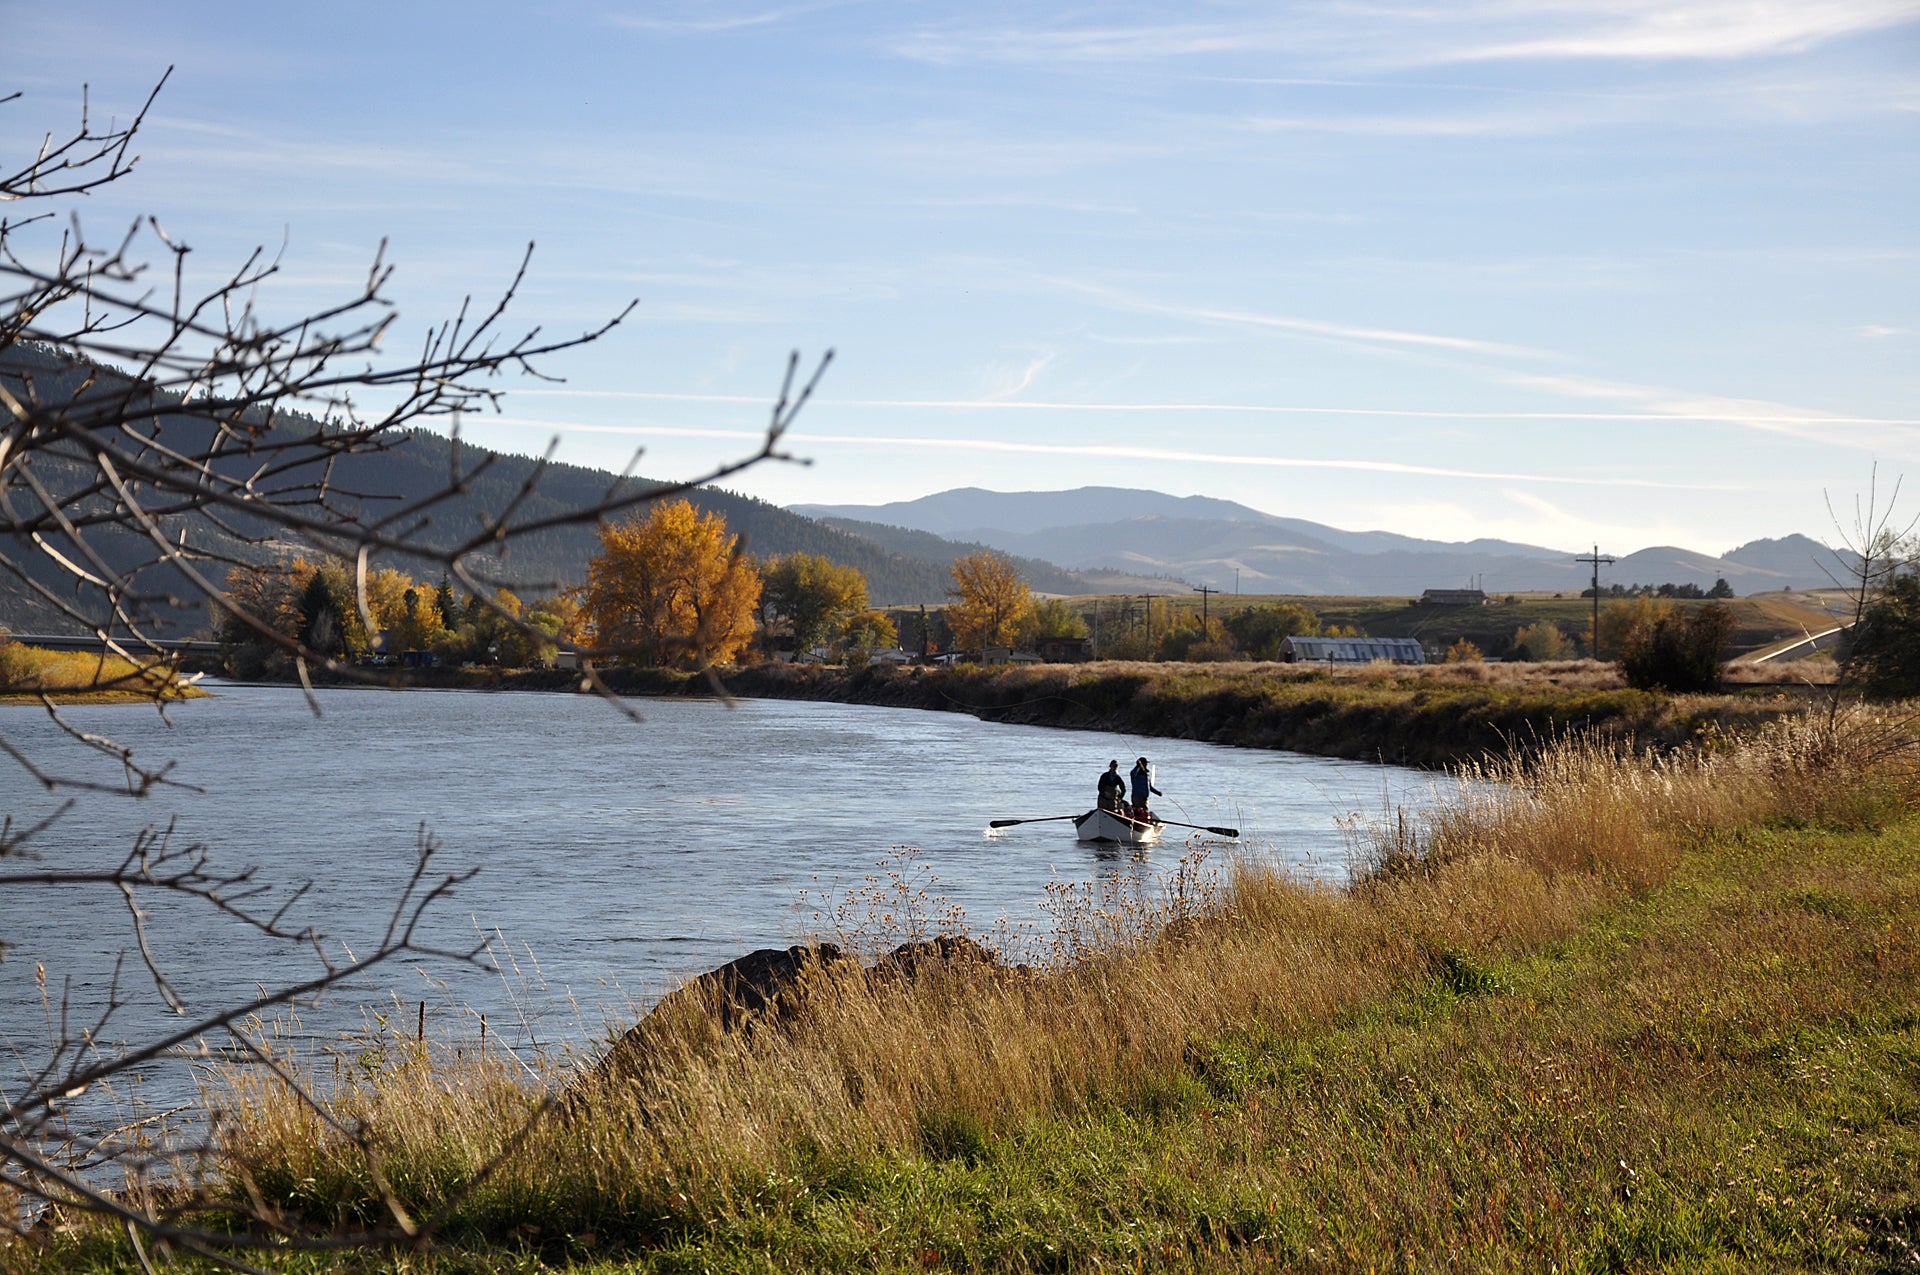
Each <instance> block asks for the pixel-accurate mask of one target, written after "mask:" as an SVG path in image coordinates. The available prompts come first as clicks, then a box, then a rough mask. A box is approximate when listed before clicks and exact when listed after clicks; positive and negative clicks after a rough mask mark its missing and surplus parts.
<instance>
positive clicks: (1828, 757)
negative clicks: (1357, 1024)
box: [215, 710, 1920, 1243]
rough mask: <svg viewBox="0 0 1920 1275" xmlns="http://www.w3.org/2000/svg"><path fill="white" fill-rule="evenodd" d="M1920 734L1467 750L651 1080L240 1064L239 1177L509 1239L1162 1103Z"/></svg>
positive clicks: (1785, 814)
mask: <svg viewBox="0 0 1920 1275" xmlns="http://www.w3.org/2000/svg"><path fill="white" fill-rule="evenodd" d="M1912 739H1913V733H1912V731H1911V730H1910V729H1908V727H1907V725H1906V724H1905V723H1903V722H1902V721H1901V720H1900V719H1897V718H1893V717H1887V716H1877V715H1875V714H1874V713H1872V712H1869V711H1865V710H1855V711H1848V712H1844V713H1836V714H1833V715H1831V716H1809V717H1806V718H1801V719H1795V720H1793V721H1789V722H1783V723H1778V724H1776V725H1774V726H1772V727H1769V728H1768V729H1766V730H1764V731H1762V732H1760V733H1759V734H1758V735H1756V736H1755V737H1753V738H1751V739H1749V740H1745V741H1741V742H1738V743H1731V744H1727V743H1723V744H1722V745H1721V746H1719V747H1716V748H1714V749H1709V750H1696V751H1690V752H1687V753H1684V754H1676V755H1672V756H1667V757H1651V758H1650V757H1646V756H1639V755H1636V754H1635V752H1634V750H1632V749H1630V748H1627V747H1621V746H1612V745H1606V744H1596V743H1587V742H1581V741H1579V740H1567V741H1562V742H1559V743H1557V744H1554V745H1552V746H1550V747H1548V748H1546V749H1545V750H1544V751H1542V752H1540V753H1538V754H1536V755H1535V756H1533V757H1532V758H1530V759H1529V761H1528V762H1527V763H1526V764H1525V765H1524V766H1522V765H1521V764H1519V763H1517V762H1516V763H1509V764H1505V765H1501V766H1493V767H1489V768H1486V769H1484V770H1482V771H1481V772H1478V773H1475V774H1471V775H1468V776H1466V777H1464V779H1463V781H1462V783H1461V785H1460V789H1459V792H1458V793H1457V794H1456V795H1455V796H1454V798H1453V799H1452V800H1450V801H1447V802H1445V803H1443V804H1442V805H1441V806H1440V808H1439V810H1438V811H1437V813H1435V814H1434V815H1433V816H1432V817H1431V818H1430V819H1426V820H1413V819H1410V818H1401V817H1398V816H1393V815H1391V814H1390V815H1389V817H1388V818H1386V819H1383V820H1382V821H1381V822H1380V823H1379V824H1378V826H1376V827H1373V828H1371V829H1368V830H1365V831H1364V832H1363V834H1362V840H1363V843H1364V844H1363V852H1364V855H1363V857H1364V863H1363V865H1362V866H1363V869H1364V870H1363V871H1362V872H1361V874H1360V875H1359V878H1358V880H1357V882H1356V884H1355V885H1354V886H1353V887H1352V888H1350V889H1346V890H1337V889H1331V888H1327V887H1323V886H1315V885H1309V884H1303V883H1301V882H1298V881H1295V880H1291V879H1289V878H1288V877H1286V876H1285V875H1283V874H1281V873H1279V872H1276V871H1274V870H1273V869H1271V868H1270V867H1266V866H1263V865H1260V864H1256V863H1251V862H1244V861H1243V862H1233V863H1229V864H1227V865H1226V866H1225V867H1224V868H1222V869H1221V870H1220V871H1218V872H1217V873H1216V874H1214V875H1212V876H1207V875H1205V874H1203V873H1201V872H1199V871H1198V870H1196V871H1194V872H1188V873H1184V874H1176V879H1177V880H1178V881H1179V885H1178V887H1177V888H1175V889H1173V890H1171V891H1169V892H1167V893H1165V894H1159V895H1151V896H1150V895H1147V894H1143V893H1140V892H1137V891H1136V892H1134V893H1130V894H1129V893H1125V892H1116V893H1112V894H1108V895H1104V896H1103V895H1100V894H1098V893H1097V892H1096V893H1081V894H1077V895H1074V896H1073V897H1072V898H1070V899H1066V900H1064V901H1063V903H1062V905H1061V907H1060V909H1059V914H1058V919H1059V922H1060V925H1061V929H1060V932H1059V933H1058V934H1057V935H1056V937H1055V940H1054V945H1053V947H1052V948H1051V949H1050V950H1049V952H1048V953H1047V954H1046V959H1044V960H1042V961H1041V962H1040V963H1039V964H1038V965H1036V966H1035V967H1034V968H1032V969H1030V970H1027V971H1018V970H1009V969H1006V968H992V967H987V966H982V965H957V966H954V967H952V968H951V969H949V970H947V971H946V972H944V973H938V972H936V973H934V974H932V975H929V976H927V977H923V978H920V979H917V980H913V981H900V980H877V979H874V978H871V977H868V976H866V975H864V974H862V973H859V972H857V971H855V970H853V969H849V968H844V967H843V968H842V969H841V970H840V972H838V973H823V974H822V975H821V977H820V978H819V979H818V980H817V981H816V982H815V984H814V985H813V986H812V987H811V989H810V992H809V994H808V995H807V996H806V997H805V999H804V1002H803V1005H802V1009H801V1012H799V1013H798V1014H797V1015H795V1016H794V1017H793V1018H791V1019H790V1020H786V1021H783V1022H781V1023H778V1024H769V1025H763V1026H761V1027H759V1028H757V1029H755V1030H751V1031H747V1032H731V1033H728V1032H722V1031H720V1030H718V1029H717V1028H716V1027H715V1026H714V1020H713V1018H712V1017H711V1016H710V1015H708V1014H705V1013H702V1012H700V1011H699V1010H698V1008H697V1007H696V1006H694V1005H693V999H692V998H682V999H681V1000H680V1001H679V1002H677V1008H676V1010H675V1011H674V1013H673V1014H672V1015H670V1016H667V1017H666V1018H665V1019H664V1020H663V1021H661V1022H659V1023H657V1024H655V1027H654V1029H653V1030H652V1032H651V1034H650V1037H649V1040H648V1044H647V1050H648V1055H647V1059H646V1065H645V1066H644V1067H642V1068H638V1069H635V1070H633V1071H631V1072H630V1073H627V1074H626V1078H625V1079H602V1080H589V1081H585V1082H583V1081H582V1080H581V1078H580V1074H579V1073H578V1072H577V1071H575V1070H572V1069H570V1068H568V1067H566V1066H564V1065H559V1064H556V1067H555V1070H554V1071H553V1073H552V1074H551V1075H550V1076H549V1077H548V1080H547V1085H546V1087H545V1088H544V1089H542V1088H541V1087H538V1086H530V1085H529V1084H527V1083H526V1080H525V1077H524V1076H523V1075H522V1074H520V1073H519V1072H518V1069H517V1067H516V1066H515V1065H512V1064H509V1063H506V1062H504V1061H494V1062H486V1063H483V1062H480V1061H477V1060H475V1059H474V1058H473V1057H472V1056H471V1053H469V1054H468V1055H467V1056H465V1057H463V1058H460V1059H457V1060H456V1059H454V1058H451V1057H449V1056H446V1055H445V1054H444V1053H441V1054H436V1053H434V1052H432V1051H428V1050H425V1049H421V1048H416V1049H413V1050H411V1051H408V1050H398V1051H396V1053H395V1057H394V1060H393V1062H392V1064H391V1065H390V1066H383V1067H379V1068H374V1069H371V1070H369V1071H367V1072H366V1073H365V1074H363V1075H359V1076H357V1077H354V1078H351V1079H348V1080H346V1081H344V1082H342V1083H339V1084H338V1085H333V1086H329V1085H326V1084H323V1083H321V1081H322V1079H323V1078H322V1077H318V1076H312V1075H309V1076H308V1077H307V1080H308V1082H309V1087H311V1088H313V1089H315V1090H316V1091H320V1090H324V1091H328V1092H329V1097H328V1100H327V1103H326V1108H325V1110H324V1111H317V1110H315V1109H313V1108H312V1107H310V1106H307V1105H304V1104H303V1103H302V1102H300V1101H298V1100H297V1099H296V1098H295V1097H294V1096H293V1094H292V1091H291V1090H290V1089H289V1088H288V1086H286V1085H285V1084H284V1083H282V1082H281V1081H280V1080H278V1079H276V1078H275V1077H273V1076H271V1075H270V1074H267V1073H265V1072H263V1071H260V1070H258V1069H253V1070H248V1071H245V1072H236V1073H233V1074H231V1075H229V1076H228V1077H227V1079H226V1088H225V1089H224V1090H223V1091H222V1092H221V1093H219V1095H218V1096H217V1098H216V1100H215V1101H216V1105H217V1106H218V1108H219V1109H220V1111H221V1117H220V1120H221V1125H220V1127H221V1128H222V1129H223V1130H224V1131H225V1146H226V1149H227V1152H228V1161H227V1164H228V1168H227V1174H228V1183H229V1186H230V1189H231V1190H232V1191H233V1192H234V1193H235V1194H236V1195H237V1196H244V1197H246V1198H250V1199H252V1200H255V1201H258V1202H263V1203H266V1204H268V1205H270V1206H272V1207H274V1208H278V1209H284V1210H286V1211H287V1212H288V1213H289V1214H290V1215H298V1216H300V1217H303V1218H305V1219H306V1220H307V1221H308V1222H309V1223H320V1224H323V1225H330V1224H332V1223H333V1222H334V1220H335V1219H338V1218H342V1217H349V1218H361V1219H370V1220H383V1219H384V1218H385V1217H386V1216H387V1215H388V1214H389V1213H390V1212H391V1211H392V1210H393V1209H394V1208H395V1206H396V1205H397V1206H399V1207H401V1208H403V1209H404V1210H405V1211H406V1212H407V1214H408V1215H409V1216H410V1217H411V1218H412V1219H413V1220H414V1221H415V1222H418V1221H419V1220H420V1219H423V1218H438V1220H440V1221H444V1222H445V1223H446V1225H447V1226H448V1228H449V1229H450V1230H451V1231H453V1232H455V1233H463V1232H464V1233H470V1234H474V1235H479V1236H487V1237H493V1238H498V1237H500V1236H504V1235H510V1234H514V1233H516V1232H515V1230H514V1228H516V1227H520V1228H524V1227H526V1226H535V1227H537V1228H542V1229H544V1231H545V1232H546V1233H547V1234H549V1235H551V1234H566V1235H573V1236H578V1235H589V1236H597V1237H598V1238H599V1239H600V1240H601V1241H602V1242H606V1241H613V1242H620V1243H653V1242H659V1241H661V1240H662V1239H665V1238H671V1237H673V1236H674V1235H676V1234H685V1233H688V1232H690V1231H693V1230H696V1229H698V1228H700V1227H702V1226H704V1225H708V1224H711V1223H712V1221H713V1220H714V1219H716V1218H723V1217H725V1218H733V1219H739V1218H743V1217H748V1216H750V1215H753V1214H754V1213H755V1212H756V1211H757V1210H760V1211H764V1210H767V1209H773V1210H776V1211H778V1210H780V1209H783V1208H789V1207H794V1201H795V1200H796V1199H797V1198H799V1197H800V1196H804V1195H805V1194H806V1192H807V1191H809V1190H812V1189H814V1188H815V1187H816V1186H818V1185H819V1184H821V1183H823V1182H824V1183H829V1184H830V1183H831V1182H832V1181H833V1180H835V1176H836V1175H838V1174H851V1173H856V1172H857V1171H858V1169H859V1166H860V1165H862V1164H864V1163H867V1162H868V1161H870V1159H871V1158H872V1157H873V1156H874V1155H875V1154H876V1153H888V1154H906V1155H915V1154H920V1155H927V1156H932V1157H938V1158H951V1157H962V1158H965V1157H967V1156H969V1155H972V1154H974V1153H976V1152H977V1151H978V1149H979V1148H980V1147H982V1146H983V1145H985V1144H986V1142H987V1141H988V1140H989V1139H992V1138H995V1137H1001V1136H1006V1135H1012V1134H1016V1133H1018V1131H1019V1130H1021V1129H1023V1128H1025V1127H1028V1126H1029V1125H1031V1124H1032V1122H1034V1121H1036V1120H1044V1119H1047V1118H1050V1117H1059V1116H1069V1117H1070V1116H1072V1115H1075V1114H1077V1113H1082V1112H1086V1111H1088V1110H1092V1109H1099V1108H1102V1107H1107V1106H1118V1107H1127V1106H1134V1105H1137V1104H1141V1103H1147V1104H1151V1103H1152V1101H1153V1099H1154V1094H1155V1092H1156V1089H1157V1087H1160V1086H1164V1085H1166V1084H1167V1083H1169V1082H1168V1078H1169V1077H1170V1076H1173V1075H1176V1074H1177V1073H1179V1072H1180V1071H1181V1069H1182V1067H1183V1066H1184V1065H1186V1064H1188V1063H1190V1062H1191V1061H1192V1059H1193V1057H1194V1051H1195V1050H1196V1049H1201V1048H1204V1047H1205V1046H1206V1044H1207V1042H1210V1041H1213V1040H1216V1039H1218V1038H1219V1037H1221V1036H1222V1035H1223V1034H1226V1033H1229V1032H1232V1031H1236V1030H1244V1029H1246V1028H1248V1027H1249V1025H1257V1026H1258V1027H1259V1028H1260V1030H1262V1031H1263V1032H1264V1033H1267V1034H1268V1035H1270V1036H1271V1035H1273V1034H1279V1035H1282V1036H1284V1035H1285V1034H1287V1033H1289V1032H1293V1031H1298V1030H1301V1029H1304V1028H1308V1027H1310V1026H1313V1025H1315V1024H1325V1023H1327V1022H1329V1021H1331V1020H1332V1019H1334V1018H1335V1017H1336V1016H1338V1015H1340V1014H1342V1013H1343V1012H1347V1011H1350V1010H1352V1009H1354V1008H1355V1007H1358V1006H1363V1005H1365V1004H1368V1003H1371V1002H1375V1001H1377V1000H1379V999H1380V998H1381V997H1383V996H1384V995H1386V994H1388V993H1390V992H1392V991H1393V990H1395V989H1397V988H1401V987H1404V986H1407V985H1408V984H1410V983H1411V982H1414V981H1417V980H1422V979H1429V978H1436V977H1438V978H1444V979H1459V978H1469V979H1471V978H1474V977H1479V975H1478V974H1476V972H1475V971H1478V970H1483V969H1484V968H1486V966H1487V965H1488V964H1489V963H1491V962H1495V961H1498V960H1499V959H1501V958H1502V957H1503V956H1505V955H1510V954H1513V953H1516V952H1522V951H1526V950H1530V949H1535V948H1538V947H1539V946H1540V945H1542V944H1545V943H1548V942H1551V941H1552V940H1554V939H1555V938H1557V937H1559V936H1562V935H1566V934H1568V933H1569V932H1571V931H1572V930H1573V929H1574V928H1575V927H1576V926H1577V925H1578V924H1579V923H1580V921H1581V920H1582V919H1583V918H1584V917H1586V916H1588V915H1589V914H1590V913H1591V912H1592V910H1593V909H1594V908H1595V907H1597V906H1599V905H1602V904H1604V903H1606V902H1608V901H1610V900H1615V899H1618V898H1620V897H1622V896H1623V895H1624V894H1628V893H1632V892H1636V891H1642V890H1645V889H1647V888H1648V887H1650V886H1652V885H1654V884H1656V883H1657V882H1659V881H1661V880H1662V879H1663V878H1664V877H1665V876H1666V875H1667V874H1668V872H1669V871H1670V870H1671V869H1672V867H1673V865H1674V864H1675V863H1676V861H1677V860H1678V857H1679V856H1680V855H1681V854H1682V853H1683V851H1684V849H1685V847H1686V846H1687V845H1688V844H1689V843H1690V842H1692V841H1694V840H1696V839H1699V838H1702V837H1715V836H1723V835H1726V834H1729V833H1732V832H1735V831H1737V830H1740V829H1743V828H1748V827H1752V826H1754V825H1756V824H1762V823H1769V822H1773V823H1779V822H1787V823H1792V822H1796V821H1819V820H1831V819H1838V820H1840V821H1842V822H1852V823H1859V822H1867V823H1870V822H1872V821H1873V820H1875V819H1885V818H1890V817H1892V816H1893V815H1894V814H1896V813H1898V812H1899V811H1902V810H1905V809H1907V808H1910V807H1911V806H1912V805H1913V803H1914V800H1915V794H1916V792H1920V780H1917V779H1916V774H1915V770H1914V767H1913V765H1912V763H1911V756H1912V754H1911V750H1910V748H1909V747H1908V746H1907V745H1908V744H1910V743H1911V741H1912ZM1843 793H1844V794H1848V795H1845V796H1844V798H1842V797H1841V796H1838V795H1837V794H1843ZM827 937H832V936H827ZM295 1063H296V1064H297V1060H295ZM568 1086H572V1088H571V1089H570V1090H568V1092H567V1100H566V1101H565V1102H555V1101H552V1096H553V1095H557V1094H559V1093H561V1092H562V1090H563V1089H566V1088H567V1087H568Z"/></svg>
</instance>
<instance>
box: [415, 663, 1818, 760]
mask: <svg viewBox="0 0 1920 1275" xmlns="http://www.w3.org/2000/svg"><path fill="white" fill-rule="evenodd" d="M602 678H603V681H604V682H605V684H606V685H607V687H608V688H609V689H610V690H612V691H614V692H616V693H618V694H622V695H639V696H686V695H692V696H712V695H716V694H719V693H720V692H719V691H718V690H716V688H715V685H714V683H713V681H712V680H710V679H709V678H707V677H706V676H704V675H698V674H687V673H677V672H672V671H669V670H662V669H628V668H613V669H608V670H606V671H605V672H604V673H603V674H602ZM405 684H407V685H412V686H436V687H446V688H452V687H462V688H468V689H479V688H490V689H500V690H547V691H573V690H578V689H579V688H580V684H581V683H580V677H579V675H578V674H576V673H568V672H563V671H559V670H501V671H493V670H483V669H459V670H455V669H424V670H417V671H410V672H409V673H408V675H407V680H406V683H405ZM722 684H723V685H724V687H725V689H726V692H727V693H730V694H733V695H737V696H740V697H743V698H748V699H791V700H817V701H826V702H831V703H845V704H870V705H875V706H879V707H886V708H915V709H924V710H930V711H936V712H957V713H968V714H971V715H973V716H975V717H978V718H981V719H983V720H985V721H993V722H1007V723H1011V724H1016V725H1025V726H1053V727H1061V728H1065V729H1070V730H1097V731H1107V732H1112V733H1118V734H1126V735H1134V736H1140V737H1147V738H1174V739H1193V740H1202V741H1206V742H1209V743H1217V744H1232V745H1237V746H1240V747H1245V748H1272V749H1286V750H1288V751H1292V752H1300V753H1309V754H1314V755H1317V756H1323V757H1342V758H1350V759H1356V760H1366V761H1386V762H1393V763H1397V764H1401V765H1411V766H1426V767H1442V766H1449V765H1459V764H1463V763H1467V762H1473V761H1480V760H1485V759H1487V758H1490V757H1498V756H1501V755H1504V754H1505V753H1507V752H1509V751H1511V750H1514V749H1518V750H1520V751H1522V752H1525V751H1530V750H1535V749H1538V748H1539V747H1541V746H1543V745H1544V744H1546V743H1547V742H1548V741H1551V740H1554V739H1558V738H1561V737H1563V736H1565V735H1567V734H1569V733H1582V734H1590V735H1593V736H1596V737H1598V738H1602V739H1609V740H1616V741H1620V742H1623V743H1624V742H1628V741H1631V743H1632V744H1633V745H1634V746H1636V747H1638V748H1642V749H1651V750H1655V751H1669V750H1671V749H1674V748H1678V747H1681V746H1685V745H1690V744H1701V743H1708V744H1710V743H1711V742H1712V741H1714V740H1716V739H1718V738H1722V737H1725V736H1727V735H1729V734H1733V733H1738V732H1741V731H1748V730H1752V729H1753V728H1755V727H1757V726H1760V725H1763V724H1765V723H1767V722H1770V721H1775V720H1778V719H1779V718H1781V717H1783V716H1787V715H1791V714H1793V713H1797V712H1799V711H1800V710H1801V709H1802V708H1803V707H1804V705H1805V703H1806V702H1807V700H1808V698H1809V696H1810V695H1812V694H1814V693H1816V692H1814V691H1813V690H1812V689H1811V688H1799V687H1793V686H1768V687H1754V688H1746V689H1743V690H1740V691H1738V692H1734V693H1727V694H1717V695H1668V694H1664V693H1656V692H1647V691H1636V690H1632V689H1630V688H1628V687H1626V686H1625V685H1624V684H1622V683H1621V681H1620V679H1619V675H1618V674H1617V672H1616V671H1615V670H1614V669H1613V667H1612V666H1611V665H1603V664H1595V663H1592V662H1588V661H1569V662H1565V663H1555V664H1532V665H1506V664H1452V665H1432V666H1426V667H1395V666H1386V665H1379V666H1367V667H1363V668H1327V667H1324V666H1303V665H1297V664H1171V663H1129V662H1120V661H1108V662H1101V663H1093V664H1041V665H1024V666H1013V667H995V668H985V667H980V666H977V665H955V666H951V667H908V668H896V667H893V666H873V667H868V668H860V669H842V668H829V667H825V666H821V665H795V664H758V665H750V666H746V667H743V668H739V669H733V670H729V671H728V672H727V673H726V674H725V676H724V678H723V679H722Z"/></svg>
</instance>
